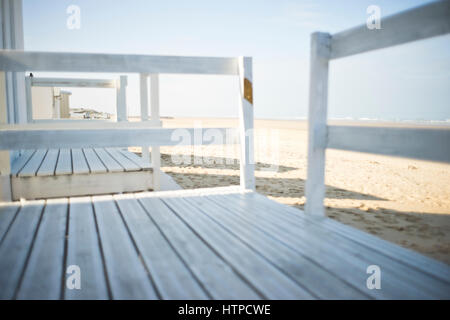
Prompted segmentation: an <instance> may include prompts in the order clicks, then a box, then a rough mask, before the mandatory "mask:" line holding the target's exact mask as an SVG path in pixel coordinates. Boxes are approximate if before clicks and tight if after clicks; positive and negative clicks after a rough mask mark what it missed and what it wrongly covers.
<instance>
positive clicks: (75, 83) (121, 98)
mask: <svg viewBox="0 0 450 320" xmlns="http://www.w3.org/2000/svg"><path fill="white" fill-rule="evenodd" d="M126 86H127V76H120V77H119V79H79V78H76V79H74V78H39V77H30V76H29V77H25V91H26V101H27V119H28V122H29V123H32V122H42V120H35V119H33V101H32V93H31V88H32V87H81V88H113V89H116V101H117V103H116V111H117V121H126V120H127V106H126ZM44 121H45V120H44ZM52 121H55V119H52Z"/></svg>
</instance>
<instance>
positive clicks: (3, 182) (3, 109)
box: [0, 72, 12, 201]
mask: <svg viewBox="0 0 450 320" xmlns="http://www.w3.org/2000/svg"><path fill="white" fill-rule="evenodd" d="M7 109H8V108H7V104H6V78H5V72H0V123H8V114H7V113H8V112H7ZM11 199H12V194H11V162H10V155H9V151H4V150H0V201H11Z"/></svg>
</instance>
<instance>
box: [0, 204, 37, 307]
mask: <svg viewBox="0 0 450 320" xmlns="http://www.w3.org/2000/svg"><path fill="white" fill-rule="evenodd" d="M44 204H45V202H44V201H29V202H26V203H25V204H24V206H23V207H22V208H21V209H20V211H19V212H18V214H17V217H16V219H15V220H14V222H13V224H12V225H11V227H10V229H9V231H8V233H7V234H6V236H5V237H4V238H3V241H2V243H1V245H0V257H1V259H0V270H1V272H0V288H1V290H0V299H13V298H14V295H15V292H16V288H17V286H18V284H19V281H20V277H21V274H22V271H23V269H24V267H25V264H26V260H27V256H28V253H29V252H30V250H31V246H32V241H33V238H34V235H35V232H36V230H37V227H38V224H39V220H40V217H41V214H42V211H43V210H42V209H43V208H44Z"/></svg>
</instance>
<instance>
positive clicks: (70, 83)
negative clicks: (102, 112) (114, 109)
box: [26, 77, 117, 88]
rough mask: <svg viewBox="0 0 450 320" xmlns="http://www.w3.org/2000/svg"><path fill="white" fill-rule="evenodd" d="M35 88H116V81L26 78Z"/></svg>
mask: <svg viewBox="0 0 450 320" xmlns="http://www.w3.org/2000/svg"><path fill="white" fill-rule="evenodd" d="M26 80H27V82H30V84H31V86H33V87H82V88H116V87H117V83H116V80H113V79H112V80H109V79H81V78H37V77H32V78H30V77H26Z"/></svg>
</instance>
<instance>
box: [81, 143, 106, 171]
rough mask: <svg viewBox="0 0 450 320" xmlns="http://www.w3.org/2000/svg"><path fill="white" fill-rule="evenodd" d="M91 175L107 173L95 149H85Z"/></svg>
mask: <svg viewBox="0 0 450 320" xmlns="http://www.w3.org/2000/svg"><path fill="white" fill-rule="evenodd" d="M83 152H84V155H85V156H86V161H87V163H88V166H89V170H90V172H91V173H98V172H106V171H107V170H106V168H105V166H104V165H103V163H102V162H101V161H100V159H99V158H98V156H97V154H96V153H95V152H94V150H93V149H91V148H87V149H83Z"/></svg>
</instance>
